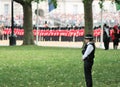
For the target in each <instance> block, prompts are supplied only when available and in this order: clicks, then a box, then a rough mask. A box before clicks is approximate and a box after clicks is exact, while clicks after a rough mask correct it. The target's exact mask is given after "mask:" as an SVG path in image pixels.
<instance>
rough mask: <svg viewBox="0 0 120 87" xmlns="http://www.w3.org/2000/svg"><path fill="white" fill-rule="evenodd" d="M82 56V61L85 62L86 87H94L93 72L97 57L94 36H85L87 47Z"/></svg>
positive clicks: (84, 48)
mask: <svg viewBox="0 0 120 87" xmlns="http://www.w3.org/2000/svg"><path fill="white" fill-rule="evenodd" d="M82 54H83V56H82V60H83V61H84V75H85V81H86V87H92V84H93V82H92V73H91V71H92V66H93V63H94V57H95V55H94V54H95V44H94V42H93V36H92V35H91V34H87V35H86V36H85V46H84V47H83V50H82Z"/></svg>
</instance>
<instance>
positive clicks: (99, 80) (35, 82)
mask: <svg viewBox="0 0 120 87" xmlns="http://www.w3.org/2000/svg"><path fill="white" fill-rule="evenodd" d="M95 55H96V57H95V62H94V66H93V70H92V71H93V83H94V84H93V85H94V87H120V50H108V51H105V50H103V49H96V53H95ZM81 56H82V55H81V49H78V48H57V47H40V46H0V87H85V81H84V73H83V61H82V60H81Z"/></svg>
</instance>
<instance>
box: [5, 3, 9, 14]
mask: <svg viewBox="0 0 120 87" xmlns="http://www.w3.org/2000/svg"><path fill="white" fill-rule="evenodd" d="M8 12H9V4H5V5H4V14H5V15H8Z"/></svg>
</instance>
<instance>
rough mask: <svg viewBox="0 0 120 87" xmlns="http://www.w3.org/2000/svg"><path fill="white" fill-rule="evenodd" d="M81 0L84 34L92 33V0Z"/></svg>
mask: <svg viewBox="0 0 120 87" xmlns="http://www.w3.org/2000/svg"><path fill="white" fill-rule="evenodd" d="M83 2H84V19H85V35H86V34H93V14H92V2H93V0H84V1H83Z"/></svg>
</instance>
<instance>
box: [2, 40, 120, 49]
mask: <svg viewBox="0 0 120 87" xmlns="http://www.w3.org/2000/svg"><path fill="white" fill-rule="evenodd" d="M22 43H23V42H22V41H21V40H17V41H16V45H17V46H19V45H22ZM82 45H83V43H82V42H59V41H39V42H38V46H52V47H71V48H81V47H82ZM95 45H96V47H97V48H102V49H104V47H103V45H102V46H101V43H100V42H96V43H95ZM0 46H9V40H1V41H0ZM109 47H110V49H113V43H112V42H111V43H110V45H109ZM118 49H120V44H119V47H118Z"/></svg>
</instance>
